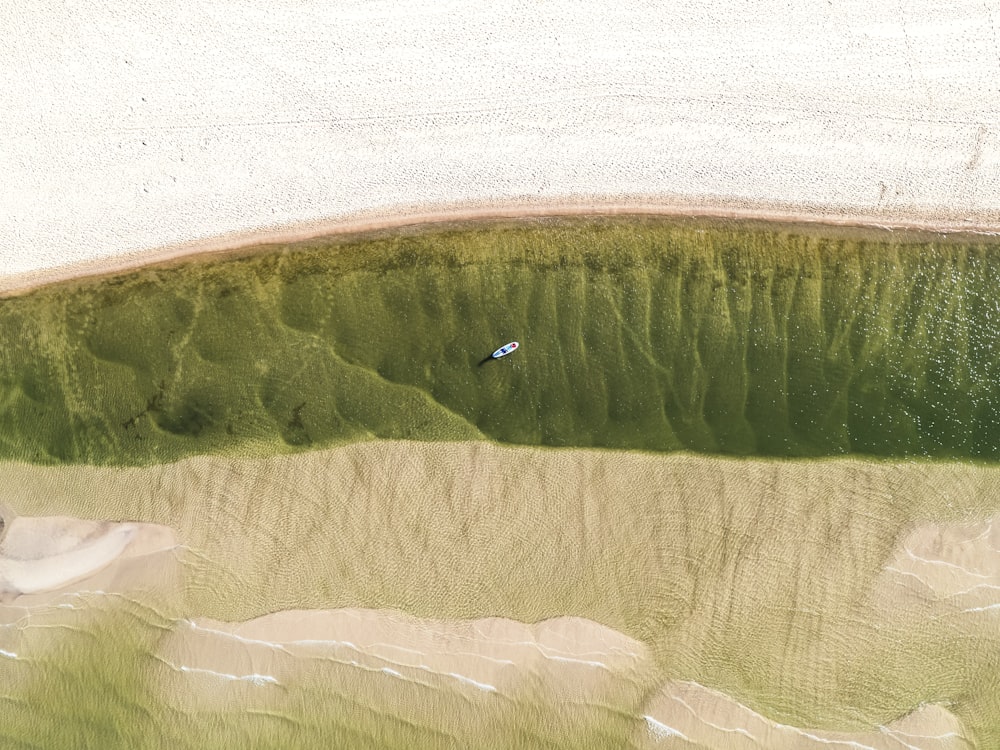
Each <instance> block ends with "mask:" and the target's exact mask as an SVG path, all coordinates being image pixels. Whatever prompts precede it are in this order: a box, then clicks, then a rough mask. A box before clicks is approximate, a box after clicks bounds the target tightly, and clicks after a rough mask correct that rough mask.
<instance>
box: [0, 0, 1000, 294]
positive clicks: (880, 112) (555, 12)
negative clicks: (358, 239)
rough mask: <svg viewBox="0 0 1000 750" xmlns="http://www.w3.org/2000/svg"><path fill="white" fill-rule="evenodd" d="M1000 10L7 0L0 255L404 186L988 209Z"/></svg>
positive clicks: (1, 55)
mask: <svg viewBox="0 0 1000 750" xmlns="http://www.w3.org/2000/svg"><path fill="white" fill-rule="evenodd" d="M997 21H998V18H997V12H996V10H995V9H994V8H992V7H991V6H990V4H989V3H983V2H979V1H978V0H959V1H958V2H955V3H950V4H948V5H947V7H945V6H943V5H942V4H940V3H937V2H933V1H932V0H911V1H910V2H907V3H905V4H904V5H899V4H895V3H885V4H880V3H871V2H866V1H865V0H843V1H842V2H837V3H825V4H823V3H821V4H818V5H817V4H812V3H792V4H789V3H786V2H784V0H751V1H750V2H747V3H744V4H740V5H739V6H733V5H732V4H730V3H724V2H713V1H709V2H697V3H693V4H690V5H685V6H683V7H681V6H664V5H663V4H662V3H658V2H653V1H652V0H637V1H636V2H632V3H622V4H616V5H612V4H609V3H607V2H604V1H603V0H582V1H579V0H549V1H547V2H543V3H525V2H514V1H512V2H486V1H485V0H473V1H471V2H464V3H451V4H441V3H439V2H434V1H433V0H414V1H413V2H408V3H407V5H406V8H405V10H404V11H401V10H400V9H399V8H398V7H396V6H395V5H394V4H392V3H386V2H383V1H381V0H363V1H362V2H352V3H345V4H335V5H329V4H318V5H308V6H303V5H294V6H292V5H288V4H280V3H279V4H275V3H273V2H267V1H266V0H236V1H235V2H233V3H227V4H226V5H225V6H220V5H218V4H215V3H208V2H200V3H199V2H195V3H191V4H189V5H187V6H186V8H185V12H184V13H168V12H158V11H156V9H155V7H154V6H152V5H150V6H148V7H147V6H146V5H143V4H129V5H128V6H121V7H119V6H108V5H104V4H100V3H93V4H90V5H88V6H86V7H83V8H80V9H78V12H76V13H73V14H67V13H66V12H65V8H64V7H63V6H61V5H59V4H57V3H53V2H47V1H45V0H43V1H42V2H39V3H34V4H32V6H31V9H30V10H28V9H27V8H22V7H21V6H19V5H18V4H16V3H8V4H5V6H4V7H3V8H2V9H0V25H2V26H3V28H5V29H10V30H11V34H10V35H9V40H8V42H9V43H8V44H6V45H4V47H3V49H0V90H3V91H4V94H5V97H4V117H2V118H0V142H2V143H4V144H6V145H7V148H5V149H3V150H0V173H2V174H4V176H5V179H4V180H3V181H2V183H0V215H2V216H3V218H4V220H3V221H0V273H6V274H18V273H25V272H28V271H31V270H33V269H39V268H45V267H52V266H63V265H66V264H68V263H74V262H80V261H84V260H88V259H94V258H101V257H113V256H118V255H120V254H127V253H133V252H140V251H143V250H146V249H149V248H154V247H161V246H164V245H171V244H176V243H181V242H187V241H190V240H193V239H198V238H205V237H212V236H218V235H221V234H224V233H226V232H231V231H238V232H249V231H255V230H263V229H267V228H276V227H283V226H294V225H301V224H303V223H308V222H315V221H322V220H336V221H340V220H343V219H346V218H349V217H353V216H357V215H358V214H359V213H364V212H370V213H372V214H379V213H381V214H382V215H383V216H391V215H393V214H394V213H396V211H397V209H398V207H400V206H412V205H413V204H414V203H415V202H417V201H419V202H421V203H423V204H424V205H425V206H440V205H447V204H453V203H457V202H471V203H474V204H477V205H503V204H504V203H507V202H509V201H539V202H541V203H551V202H553V201H560V200H564V199H565V198H567V197H571V196H584V197H586V200H590V199H598V200H600V199H603V200H612V201H614V200H616V199H617V198H616V196H633V199H634V200H635V201H637V202H642V201H647V202H648V201H649V200H650V199H651V198H652V199H654V200H659V199H660V198H661V197H664V196H665V197H670V196H673V199H672V200H676V201H692V202H701V201H704V202H706V203H707V204H715V205H723V206H729V207H733V208H739V207H741V206H754V207H767V206H771V207H773V206H787V207H790V209H791V210H792V211H793V212H795V213H802V212H816V213H825V212H827V211H831V212H834V213H843V214H847V215H851V216H854V215H864V216H869V217H872V218H874V219H875V220H877V221H890V222H891V221H893V220H898V219H905V218H906V217H912V216H918V217H919V216H926V217H928V218H929V219H930V220H934V221H938V220H940V221H946V222H955V223H958V224H961V223H963V222H969V223H970V224H996V223H997V222H998V219H1000V217H998V210H997V207H998V205H1000V178H998V174H1000V170H998V166H1000V135H998V131H997V128H996V123H997V122H998V120H1000V117H998V112H1000V90H998V89H997V87H996V85H995V83H996V80H997V78H998V76H1000V63H998V62H997V36H996V33H995V31H994V30H995V28H996V26H997Z"/></svg>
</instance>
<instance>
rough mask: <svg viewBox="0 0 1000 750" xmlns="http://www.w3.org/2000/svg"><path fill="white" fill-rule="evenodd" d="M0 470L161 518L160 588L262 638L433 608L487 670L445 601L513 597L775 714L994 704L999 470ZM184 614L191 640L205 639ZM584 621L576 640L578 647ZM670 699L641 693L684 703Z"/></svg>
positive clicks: (56, 510)
mask: <svg viewBox="0 0 1000 750" xmlns="http://www.w3.org/2000/svg"><path fill="white" fill-rule="evenodd" d="M0 475H2V476H3V479H4V481H3V486H4V487H6V488H8V490H7V495H6V496H5V497H4V498H2V499H3V500H4V501H6V502H7V503H8V504H9V505H11V507H13V508H14V509H15V510H17V511H18V512H20V513H22V514H25V515H28V514H31V515H35V514H38V515H52V514H63V513H66V512H67V511H68V509H73V510H74V511H75V512H77V513H79V514H80V515H83V516H86V517H90V518H96V519H108V518H127V519H130V520H131V521H137V522H144V523H155V524H162V525H165V526H169V527H170V528H171V529H173V533H174V534H176V538H177V541H178V542H179V544H180V545H181V549H180V550H179V551H180V552H181V553H182V554H181V556H180V557H181V560H182V569H181V571H180V573H179V577H177V578H176V580H175V586H176V588H174V589H173V590H174V591H175V593H174V594H168V599H170V600H171V601H172V602H174V603H173V604H172V605H171V608H170V611H175V612H177V613H179V614H180V615H181V616H182V618H183V619H185V620H190V621H191V622H193V623H195V626H196V628H197V627H203V628H207V629H208V630H217V631H221V632H224V633H228V634H230V635H237V636H239V637H241V638H243V637H246V638H250V639H252V640H262V641H268V642H272V641H281V640H282V639H284V640H289V639H291V640H296V639H294V638H291V637H290V636H289V638H286V637H285V636H284V635H282V633H286V634H287V633H293V634H294V633H295V632H296V628H298V627H300V626H301V627H305V628H306V630H308V627H312V625H308V623H309V622H311V621H312V618H315V623H323V622H326V620H325V618H327V617H328V615H324V614H321V613H311V614H310V613H306V614H303V613H302V612H301V610H328V609H338V608H345V607H346V608H351V609H353V610H359V609H369V610H394V611H397V612H398V611H405V612H407V613H409V616H418V617H423V618H427V619H429V620H434V621H437V622H438V623H439V624H438V625H435V626H434V627H435V628H438V631H436V632H438V635H436V636H435V635H433V633H432V634H431V635H430V636H429V637H430V638H431V640H434V639H435V638H438V639H444V641H443V643H442V644H440V645H441V647H440V648H439V649H438V651H437V652H436V653H438V656H436V657H434V658H435V659H437V662H436V663H438V664H440V665H441V669H439V670H437V671H441V670H445V674H447V673H450V672H454V673H455V674H460V675H463V676H464V677H468V678H469V679H471V680H474V681H475V682H480V683H482V684H486V685H493V686H494V687H498V688H499V686H497V685H495V684H494V682H490V680H500V676H498V673H496V672H493V671H490V668H486V667H484V666H483V665H484V664H489V663H492V662H489V660H486V661H485V662H484V661H483V660H482V659H481V658H480V656H481V655H482V653H483V652H482V651H480V650H477V649H478V648H479V647H478V646H477V647H475V648H472V649H471V650H470V651H469V653H466V654H465V655H462V654H459V653H452V651H453V649H452V646H451V645H449V644H450V643H451V642H450V641H449V640H448V639H449V638H453V637H454V638H461V637H463V636H462V635H461V634H462V633H465V634H468V633H469V632H471V631H470V630H469V628H470V625H469V623H468V622H456V620H459V621H461V620H465V621H475V620H481V619H483V618H495V617H501V618H507V619H508V620H511V621H516V623H515V624H511V625H509V628H513V629H514V630H513V631H512V632H516V631H517V628H524V627H529V625H528V624H530V623H537V622H542V621H546V620H551V619H552V618H562V617H570V618H580V619H586V620H587V621H590V622H592V623H597V624H599V625H600V626H601V627H602V628H607V629H611V630H613V631H616V632H617V634H619V635H620V636H621V637H622V638H628V639H631V640H632V641H634V642H637V643H641V644H642V645H643V649H645V650H646V652H648V654H649V659H648V662H649V664H650V665H652V666H651V669H653V670H654V671H655V674H656V676H657V680H659V681H663V682H664V683H666V682H669V681H674V682H676V681H680V682H693V683H697V684H699V685H705V686H709V687H710V688H711V689H713V690H718V691H720V692H721V693H722V694H725V695H726V696H727V698H726V700H729V701H736V703H738V704H742V705H743V706H745V707H747V708H748V709H750V710H753V711H755V712H757V713H758V714H760V715H761V716H763V717H766V719H767V721H769V722H774V723H776V724H785V725H788V726H796V727H813V728H814V729H817V730H823V731H834V732H836V731H840V732H843V731H852V732H855V731H862V730H865V731H867V730H866V729H865V728H866V727H867V729H868V730H870V729H871V728H872V727H877V726H879V725H886V726H890V725H891V724H892V722H894V721H896V720H898V719H899V718H900V717H901V716H904V715H907V714H910V713H911V712H913V711H915V710H917V708H918V707H919V706H921V705H922V704H924V703H929V702H937V701H940V700H943V699H946V698H947V696H948V695H955V696H958V695H960V694H972V695H978V698H977V703H975V706H978V708H976V707H973V708H969V709H968V710H970V711H974V712H979V713H973V714H971V716H972V718H973V719H976V720H977V721H979V722H982V721H983V720H985V719H984V716H988V715H990V711H993V710H994V709H992V708H990V706H996V705H1000V695H998V694H996V692H995V691H994V690H993V688H991V684H992V683H989V682H983V681H982V670H983V669H988V665H989V664H991V663H994V662H995V660H996V659H998V658H1000V635H998V631H997V630H996V628H995V627H994V626H993V620H992V619H991V615H992V614H995V613H993V609H994V608H995V604H996V602H997V598H996V597H995V594H996V593H997V591H1000V570H997V567H996V562H995V560H996V548H995V539H994V537H993V536H992V531H991V530H992V528H993V526H992V525H991V524H992V523H993V519H994V518H1000V507H998V505H1000V504H998V503H997V500H996V498H997V497H998V496H1000V493H998V490H1000V469H996V468H992V467H982V466H972V465H967V464H944V463H915V462H872V461H864V460H859V459H837V460H825V461H809V462H791V461H788V462H782V461H764V460H732V459H722V458H711V457H695V456H687V455H641V454H630V453H623V452H615V451H591V450H576V449H567V450H540V449H531V448H511V447H500V446H496V445H493V444H489V443H478V442H477V443H418V442H370V443H362V444H355V445H351V446H346V447H343V448H338V449H334V450H325V451H316V452H312V453H302V454H295V455H289V456H275V457H272V458H267V459H253V460H250V459H246V460H240V459H231V458H221V457H199V458H194V459H189V460H185V461H181V462H178V463H176V464H172V465H167V466H156V467H150V468H144V469H107V468H95V467H86V466H78V467H60V468H44V467H37V466H27V465H22V464H9V463H8V464H4V465H3V466H2V467H0ZM170 554H172V555H175V559H176V555H177V552H176V551H175V552H172V553H170ZM81 566H82V561H81ZM959 569H961V570H959ZM81 571H82V572H84V573H85V571H84V570H83V567H81V568H80V569H79V570H78V571H77V572H81ZM70 573H71V571H69V569H67V574H70ZM146 573H147V578H146V580H145V582H144V583H143V582H142V581H141V579H134V580H133V581H132V583H133V584H134V585H136V586H137V587H138V589H139V590H143V588H144V587H145V589H149V590H152V589H153V588H155V585H154V584H153V580H154V579H155V578H156V577H157V576H158V571H157V570H156V569H155V568H153V567H150V568H147V571H146ZM81 585H82V586H83V588H84V589H85V590H93V589H94V588H95V587H93V586H91V585H89V584H88V583H87V580H86V579H85V580H84V582H83V583H82V584H81ZM928 586H929V587H930V590H929V589H928ZM26 598H27V597H21V598H19V599H17V600H15V602H14V604H15V605H19V604H20V603H21V601H22V600H23V599H26ZM37 601H39V602H41V600H37ZM283 610H294V611H295V613H294V614H287V613H285V614H280V613H279V614H273V615H270V616H271V617H272V618H273V619H272V620H270V621H265V622H271V623H272V625H273V627H271V626H265V625H264V624H262V622H257V623H255V624H250V625H238V624H236V625H225V624H220V622H223V623H225V622H230V623H232V622H239V621H242V620H254V619H255V618H259V617H262V616H265V615H268V613H274V612H280V611H283ZM352 616H355V615H343V614H342V615H338V617H340V618H341V619H342V620H343V619H344V618H347V620H349V619H350V617H352ZM372 617H374V618H375V619H371V618H372ZM378 617H379V616H378V615H365V616H364V617H362V620H363V621H364V623H365V624H364V625H363V626H362V627H361V630H365V631H370V632H371V633H373V634H375V635H377V634H378V633H379V632H382V633H384V634H386V635H385V638H384V639H382V640H380V641H379V642H380V643H385V644H389V646H387V648H389V650H391V649H392V648H393V647H394V646H393V644H395V646H399V647H400V648H403V649H406V648H411V646H412V643H411V642H415V641H413V638H416V637H417V636H415V635H413V634H412V633H411V634H410V635H408V636H405V637H403V636H399V638H398V639H397V635H398V633H399V632H401V631H399V630H398V629H394V628H395V627H396V625H393V623H396V624H397V625H398V623H399V621H400V618H402V619H404V620H405V617H406V616H402V615H398V614H389V615H386V617H387V618H388V620H386V621H385V622H382V621H380V620H378ZM365 618H369V619H365ZM442 621H444V622H443V624H441V623H442ZM338 622H340V620H338ZM302 623H306V624H302ZM315 623H314V624H315ZM449 623H450V624H449ZM307 626H308V627H307ZM268 627H271V629H270V630H268ZM316 627H319V625H316ZM337 627H341V625H338V626H337ZM343 627H347V626H343ZM505 627H508V626H505ZM196 628H189V630H192V632H194V633H195V635H192V634H191V633H188V634H187V635H186V636H183V638H187V639H188V640H187V641H185V640H183V638H182V641H181V642H182V643H187V642H188V641H190V640H191V639H194V640H195V641H197V640H198V638H200V637H202V636H204V633H202V634H201V635H197V633H198V632H200V631H197V629H196ZM380 628H388V630H384V629H383V630H381V631H380V630H379V629H380ZM181 632H184V631H183V629H181ZM303 632H305V631H303ZM310 632H311V631H310ZM352 632H353V631H352ZM416 632H417V633H419V632H420V631H419V630H418V631H416ZM521 632H522V634H523V632H525V631H521ZM393 633H395V634H396V635H393ZM425 635H426V633H425ZM535 635H536V636H537V633H536V634H535ZM577 635H579V636H580V637H579V638H576V636H573V637H570V638H568V640H567V648H568V649H569V650H571V651H577V652H580V653H586V652H587V651H588V649H589V648H590V645H588V643H589V641H588V638H589V636H585V635H581V634H580V633H577ZM615 637H618V636H615ZM218 638H223V637H222V636H218V637H216V636H215V635H213V636H212V638H209V640H208V641H207V642H211V643H213V644H214V643H216V642H217V641H218ZM351 638H352V639H353V638H354V636H351ZM213 639H214V640H213ZM394 639H396V640H394ZM224 640H225V638H223V641H224ZM306 640H315V639H311V638H310V637H307V638H306ZM334 640H342V639H340V638H339V637H335V638H334ZM362 640H363V639H362ZM397 640H398V642H397ZM418 640H419V639H418ZM351 642H352V643H355V645H359V644H358V643H356V642H355V641H354V640H351ZM178 648H181V652H179V653H181V654H182V655H183V654H186V653H187V652H185V651H184V649H185V648H187V646H183V647H181V646H179V647H178ZM428 648H429V647H426V643H424V645H419V644H418V645H417V646H416V647H415V651H416V652H418V653H420V654H424V653H426V652H427V651H428ZM254 649H256V647H254ZM283 649H284V647H283ZM293 650H294V649H293ZM627 650H628V649H625V651H627ZM251 651H253V649H251ZM195 652H196V653H197V654H201V656H198V657H197V659H200V660H201V661H198V660H197V659H196V660H195V661H192V662H191V663H190V664H188V666H191V667H192V668H193V669H205V670H209V671H216V672H219V673H222V674H229V675H248V674H256V673H258V670H257V667H256V666H254V664H253V663H250V662H246V663H242V662H240V663H235V662H227V661H226V660H227V659H228V658H229V657H226V656H225V655H224V653H225V652H224V651H220V652H219V656H218V657H217V658H218V659H219V661H213V659H216V657H215V656H211V654H213V653H215V646H214V645H213V646H204V647H198V648H196V649H195V651H193V652H191V653H192V654H194V653H195ZM265 652H266V653H270V651H268V650H267V649H265ZM171 653H173V652H171ZM247 653H250V652H247ZM282 654H285V650H282ZM370 654H374V655H375V656H377V657H379V658H381V657H386V656H387V655H388V652H386V651H378V649H376V650H375V651H370ZM449 654H451V655H449ZM286 655H287V654H286ZM489 655H491V658H506V657H500V656H498V655H497V654H496V653H492V652H490V654H489ZM175 656H176V654H175ZM341 656H343V653H341ZM164 658H167V657H166V656H165V657H164ZM192 658H193V657H192ZM262 658H263V657H262ZM268 658H270V657H268ZM282 658H284V656H283V657H282ZM338 658H339V657H338ZM420 658H423V657H420ZM574 658H575V657H574ZM168 660H169V661H170V663H171V664H175V665H180V664H186V662H183V660H182V661H176V660H175V659H173V657H170V659H168ZM290 663H291V664H295V663H298V662H295V661H292V662H290ZM421 663H423V662H421ZM644 663H645V662H644ZM477 665H478V666H477ZM383 666H386V665H383ZM388 666H389V668H390V669H394V670H396V671H403V670H399V669H397V668H396V667H394V666H391V665H388ZM425 666H429V665H428V664H425ZM410 667H412V668H413V669H416V670H419V669H420V665H419V664H416V665H413V664H411V665H410ZM289 668H291V667H289ZM261 669H263V667H262V668H261ZM379 669H381V667H379ZM463 669H464V670H466V671H463ZM532 669H534V667H532ZM248 670H249V671H248ZM175 671H176V670H175ZM293 671H294V669H293ZM626 671H627V670H626ZM259 673H260V674H265V673H267V672H266V671H260V672H259ZM956 675H958V676H959V677H957V678H956ZM272 676H273V675H272ZM390 676H391V675H390ZM442 679H444V678H442ZM956 679H957V680H958V681H957V682H956ZM455 680H456V681H458V682H461V681H460V680H457V678H455ZM500 681H501V682H502V680H500ZM238 682H239V681H238ZM581 684H583V683H581ZM469 686H471V687H473V688H474V687H475V685H472V684H471V683H469V684H468V685H466V687H469ZM567 689H568V688H567ZM486 692H489V691H486ZM546 694H548V693H546ZM664 700H665V701H666V702H663V703H662V705H660V704H659V703H657V704H656V706H659V708H657V707H656V706H653V705H652V704H651V707H650V708H649V709H648V711H647V713H648V714H649V715H650V716H653V717H654V719H655V720H656V721H658V722H660V723H662V724H664V725H666V726H673V725H672V724H670V721H675V720H676V719H677V717H676V716H675V715H674V714H673V713H670V712H667V713H665V714H660V713H657V712H658V711H660V710H666V709H665V708H664V706H666V707H669V708H670V709H671V711H673V710H674V709H675V708H676V707H675V706H673V703H676V701H673V703H671V702H670V701H671V700H673V699H670V700H666V699H664ZM734 705H735V704H734ZM960 705H966V704H960ZM713 710H714V709H713ZM720 710H721V709H720ZM729 710H730V709H726V711H729ZM742 710H743V709H739V710H737V709H735V708H733V709H732V711H734V712H735V713H734V714H733V715H734V716H736V715H738V714H739V711H742ZM983 711H985V712H986V713H985V714H983V713H982V712H983ZM650 712H651V713H650ZM969 716H970V715H968V714H966V715H964V717H965V718H966V719H968V717H969ZM657 717H659V718H657ZM661 720H662V721H661ZM748 721H749V719H748ZM754 721H757V720H754ZM759 721H764V719H760V720H759ZM949 721H950V720H949ZM751 723H752V722H751ZM946 723H947V722H946ZM685 726H687V725H685ZM761 726H763V725H761ZM747 727H749V724H748V725H747ZM688 730H690V732H692V733H695V734H696V732H695V729H694V728H693V726H688ZM698 731H702V730H698ZM704 731H706V732H707V731H708V730H704ZM747 731H750V730H749V729H748V730H747ZM768 731H770V730H768ZM775 731H778V730H775ZM948 731H951V730H948ZM782 732H784V730H781V731H778V734H777V735H774V736H775V737H777V736H779V735H780V736H782V737H784V736H786V735H787V737H789V738H792V739H788V740H787V741H788V742H793V745H792V746H794V738H795V737H798V735H796V734H795V733H792V734H788V732H784V734H782ZM683 733H684V734H685V735H687V734H688V731H684V732H683ZM754 734H755V737H757V734H756V733H754ZM691 736H694V734H692V735H691ZM760 736H761V737H765V738H767V737H770V736H771V735H770V734H767V733H764V734H762V735H760ZM817 736H818V735H817ZM706 737H707V735H706ZM709 739H711V738H709ZM800 739H801V738H800ZM698 741H701V740H698ZM705 741H706V742H708V741H709V740H708V739H706V740H705ZM711 741H712V742H714V741H716V740H711ZM767 741H769V740H766V739H765V743H766V742H767ZM785 741H786V740H784V739H783V740H781V742H785ZM851 741H852V742H853V741H855V740H853V739H852V740H851ZM775 742H777V740H775ZM709 746H711V745H709ZM764 746H767V745H766V744H765V745H764ZM874 746H880V745H879V744H878V743H876V744H875V745H874Z"/></svg>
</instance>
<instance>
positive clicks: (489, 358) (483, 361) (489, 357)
mask: <svg viewBox="0 0 1000 750" xmlns="http://www.w3.org/2000/svg"><path fill="white" fill-rule="evenodd" d="M495 359H496V357H494V356H493V355H492V354H487V355H486V356H485V357H483V358H482V359H481V360H479V364H478V365H476V367H482V366H483V365H485V364H486V363H487V362H491V361H493V360H495Z"/></svg>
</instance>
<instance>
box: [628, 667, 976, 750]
mask: <svg viewBox="0 0 1000 750" xmlns="http://www.w3.org/2000/svg"><path fill="white" fill-rule="evenodd" d="M644 718H645V719H646V724H647V726H646V727H644V731H642V732H637V736H636V738H635V744H636V746H638V747H648V748H664V750H671V748H689V747H697V748H705V749H706V750H821V749H823V750H952V749H954V750H965V749H966V748H969V747H972V743H971V741H969V740H968V739H967V734H966V733H965V731H964V730H963V728H962V724H961V722H960V721H959V720H958V718H957V717H956V716H955V715H954V714H952V713H951V712H949V711H948V710H947V709H945V708H943V707H941V706H938V705H933V704H927V705H922V706H920V707H919V708H917V709H916V710H914V711H913V712H912V713H909V714H907V715H906V716H903V717H902V718H900V719H897V720H896V721H893V722H891V723H888V724H885V725H883V726H880V727H878V728H876V729H873V730H870V731H862V732H830V731H824V730H820V729H807V728H800V727H793V726H788V725H786V724H779V723H777V722H774V721H771V720H770V719H768V718H766V717H764V716H761V715H760V714H758V713H755V712H754V711H751V710H750V709H749V708H747V707H746V706H743V705H740V704H739V703H738V702H736V701H735V700H733V699H732V698H730V697H729V696H727V695H724V694H722V693H720V692H718V691H716V690H710V689H708V688H706V687H703V686H701V685H699V684H697V683H694V682H682V681H675V682H670V683H667V684H666V685H665V686H664V687H663V688H662V689H661V690H660V691H658V692H657V694H656V695H655V696H654V697H653V698H652V699H651V700H650V702H649V703H648V704H647V706H646V707H645V709H644Z"/></svg>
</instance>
